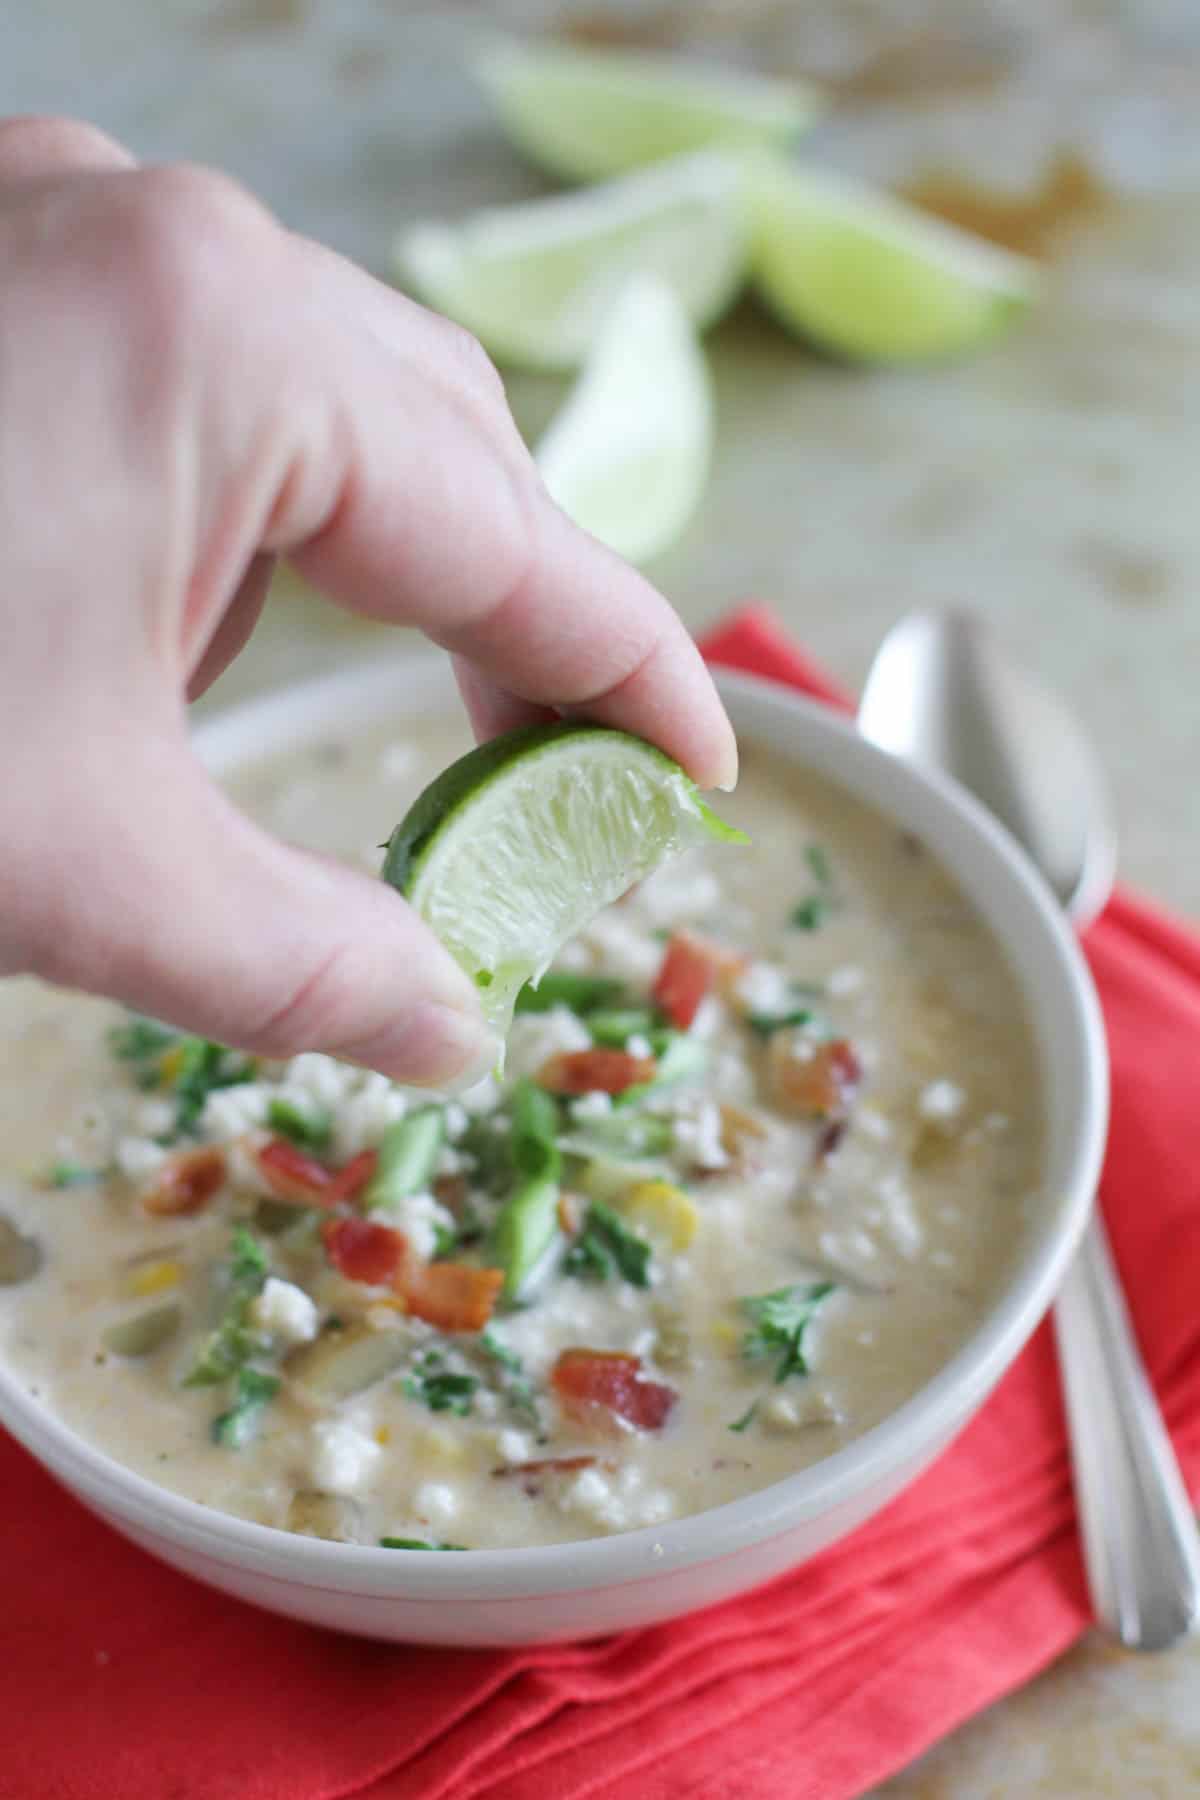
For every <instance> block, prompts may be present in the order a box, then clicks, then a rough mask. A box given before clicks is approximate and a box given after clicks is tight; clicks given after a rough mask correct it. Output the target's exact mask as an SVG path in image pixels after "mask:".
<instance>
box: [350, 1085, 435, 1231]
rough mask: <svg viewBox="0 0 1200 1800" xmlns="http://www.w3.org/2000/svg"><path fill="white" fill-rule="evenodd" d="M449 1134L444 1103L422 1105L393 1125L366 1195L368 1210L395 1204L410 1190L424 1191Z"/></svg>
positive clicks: (381, 1150) (365, 1201)
mask: <svg viewBox="0 0 1200 1800" xmlns="http://www.w3.org/2000/svg"><path fill="white" fill-rule="evenodd" d="M445 1138H446V1115H445V1111H444V1109H443V1108H442V1107H440V1106H419V1107H417V1109H416V1111H415V1112H410V1113H405V1115H404V1117H403V1118H402V1119H397V1120H396V1123H395V1124H394V1125H389V1126H388V1128H387V1130H386V1131H385V1132H384V1134H383V1141H382V1143H381V1144H380V1146H379V1161H378V1163H377V1164H376V1166H375V1173H374V1175H372V1177H371V1180H370V1182H369V1183H368V1185H367V1190H366V1193H365V1194H364V1195H363V1205H364V1207H365V1208H366V1210H367V1211H368V1212H371V1211H372V1210H373V1209H374V1208H375V1207H377V1206H392V1205H394V1204H395V1202H396V1201H397V1200H404V1199H407V1197H408V1195H409V1194H421V1193H424V1192H425V1190H426V1188H427V1187H428V1186H429V1183H430V1182H431V1181H432V1179H433V1175H434V1171H435V1170H436V1168H437V1160H438V1157H439V1155H440V1154H441V1149H442V1145H443V1143H444V1142H445Z"/></svg>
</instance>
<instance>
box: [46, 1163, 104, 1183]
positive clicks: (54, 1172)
mask: <svg viewBox="0 0 1200 1800" xmlns="http://www.w3.org/2000/svg"><path fill="white" fill-rule="evenodd" d="M106 1174H107V1171H106V1170H105V1169H86V1168H84V1166H83V1164H82V1163H76V1162H56V1163H51V1165H50V1167H49V1168H48V1169H47V1171H46V1174H45V1178H44V1179H45V1185H46V1187H52V1188H73V1187H90V1186H91V1185H92V1184H93V1183H94V1182H97V1181H103V1180H104V1178H105V1175H106Z"/></svg>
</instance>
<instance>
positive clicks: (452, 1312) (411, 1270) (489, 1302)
mask: <svg viewBox="0 0 1200 1800" xmlns="http://www.w3.org/2000/svg"><path fill="white" fill-rule="evenodd" d="M503 1286H504V1271H503V1269H477V1268H475V1266H474V1265H473V1264H472V1263H460V1262H436V1263H418V1264H416V1265H414V1266H412V1267H408V1266H405V1267H404V1268H402V1269H401V1271H400V1278H399V1280H398V1281H397V1283H396V1287H397V1290H398V1292H399V1293H400V1295H401V1297H402V1299H403V1301H404V1304H405V1307H406V1309H407V1311H408V1312H410V1313H412V1315H413V1316H414V1318H417V1319H424V1320H425V1323H426V1324H427V1325H436V1326H437V1328H438V1330H439V1331H482V1330H483V1328H484V1326H485V1325H486V1324H487V1322H488V1320H489V1319H490V1318H491V1316H492V1311H493V1308H494V1307H495V1304H496V1301H497V1299H498V1297H499V1294H500V1289H501V1288H502V1287H503Z"/></svg>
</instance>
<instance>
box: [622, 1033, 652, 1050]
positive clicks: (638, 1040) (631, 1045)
mask: <svg viewBox="0 0 1200 1800" xmlns="http://www.w3.org/2000/svg"><path fill="white" fill-rule="evenodd" d="M625 1048H626V1050H628V1052H629V1054H630V1056H653V1055H654V1045H653V1044H652V1043H651V1042H650V1039H649V1038H648V1037H643V1036H642V1034H641V1032H640V1031H635V1032H633V1033H632V1035H631V1036H630V1037H627V1038H626V1040H625Z"/></svg>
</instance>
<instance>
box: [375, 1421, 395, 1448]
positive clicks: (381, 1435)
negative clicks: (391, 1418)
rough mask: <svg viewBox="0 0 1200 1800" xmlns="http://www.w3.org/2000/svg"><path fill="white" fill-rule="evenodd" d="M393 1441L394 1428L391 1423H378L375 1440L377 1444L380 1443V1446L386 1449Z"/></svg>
mask: <svg viewBox="0 0 1200 1800" xmlns="http://www.w3.org/2000/svg"><path fill="white" fill-rule="evenodd" d="M391 1441H392V1429H391V1426H390V1425H378V1426H376V1428H375V1442H376V1443H377V1444H378V1445H379V1446H380V1447H381V1448H382V1449H386V1448H387V1446H388V1445H389V1444H390V1443H391Z"/></svg>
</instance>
